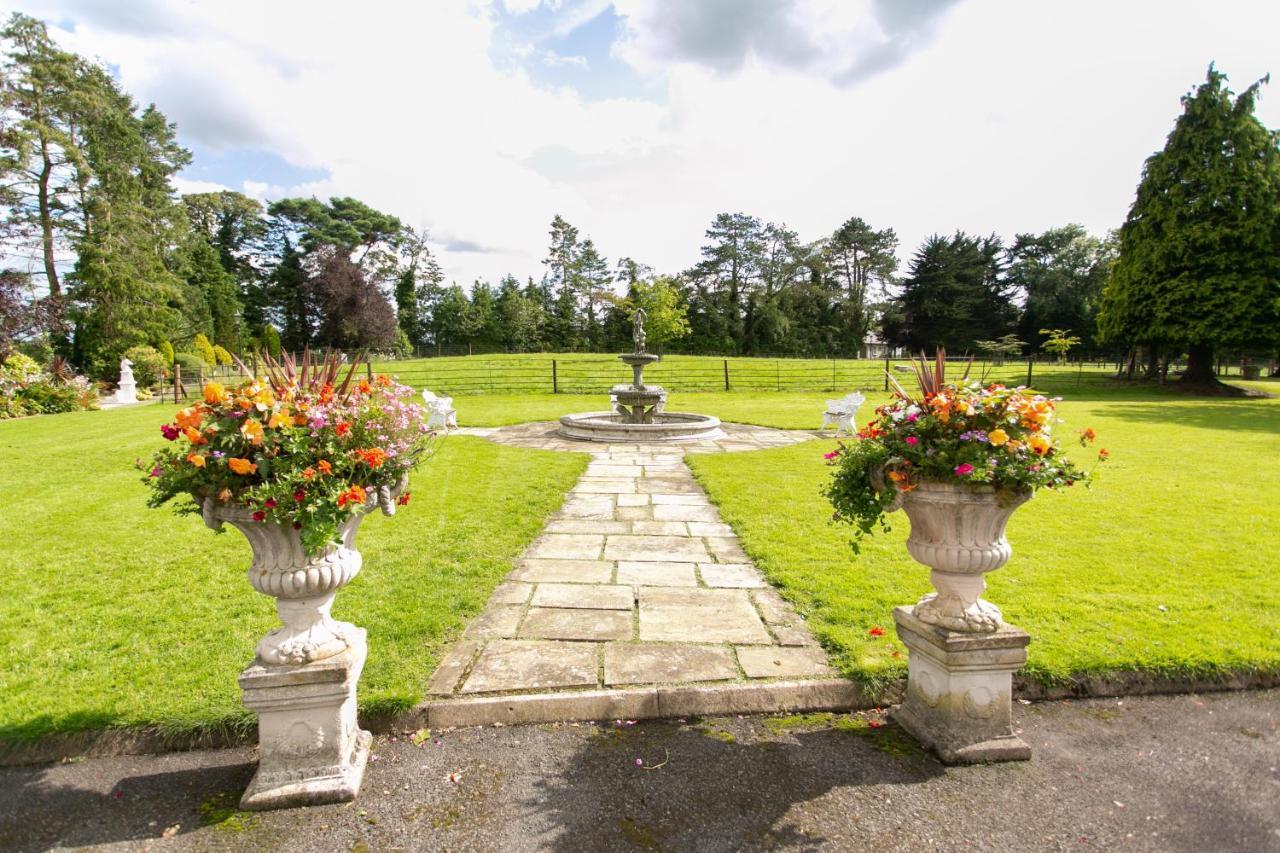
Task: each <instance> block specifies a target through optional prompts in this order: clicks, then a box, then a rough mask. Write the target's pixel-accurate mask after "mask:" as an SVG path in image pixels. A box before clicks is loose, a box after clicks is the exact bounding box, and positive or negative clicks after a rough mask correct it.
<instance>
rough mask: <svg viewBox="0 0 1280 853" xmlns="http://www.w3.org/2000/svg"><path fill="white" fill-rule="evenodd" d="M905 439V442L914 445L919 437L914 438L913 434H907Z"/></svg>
mask: <svg viewBox="0 0 1280 853" xmlns="http://www.w3.org/2000/svg"><path fill="white" fill-rule="evenodd" d="M905 441H906V442H907V444H909V445H911V446H912V447H915V446H916V445H917V444H919V443H920V439H918V438H916V437H915V436H914V435H909V436H907V437H906V439H905Z"/></svg>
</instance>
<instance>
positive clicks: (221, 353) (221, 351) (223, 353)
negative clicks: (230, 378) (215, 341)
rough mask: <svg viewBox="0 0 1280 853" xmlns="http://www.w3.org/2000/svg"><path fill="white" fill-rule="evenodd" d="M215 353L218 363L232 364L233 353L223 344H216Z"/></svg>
mask: <svg viewBox="0 0 1280 853" xmlns="http://www.w3.org/2000/svg"><path fill="white" fill-rule="evenodd" d="M213 355H214V358H216V359H217V360H218V364H221V365H227V366H230V364H231V353H229V352H227V350H226V348H225V347H223V346H221V345H218V346H215V347H214V348H213Z"/></svg>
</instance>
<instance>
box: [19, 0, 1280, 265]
mask: <svg viewBox="0 0 1280 853" xmlns="http://www.w3.org/2000/svg"><path fill="white" fill-rule="evenodd" d="M686 2H687V3H692V0H686ZM18 5H20V6H22V7H23V8H26V9H29V10H31V11H33V12H34V13H36V14H41V15H42V16H45V17H47V18H48V19H50V20H54V21H58V20H72V21H75V22H76V27H75V30H74V32H66V31H60V30H56V29H55V31H54V35H55V37H56V38H57V39H58V40H59V41H60V42H62V43H63V44H64V45H66V46H67V47H69V48H72V49H75V50H77V51H79V52H82V53H86V54H89V55H95V56H99V57H101V58H103V59H104V60H106V61H108V62H110V63H112V65H113V66H114V67H116V68H118V69H119V73H120V76H121V79H122V82H123V84H124V86H125V87H126V88H127V89H128V90H129V91H130V92H132V93H133V94H134V95H135V97H136V98H137V99H138V100H139V101H140V102H143V103H146V102H148V101H151V100H155V101H158V103H159V105H160V107H161V108H162V109H163V110H164V111H165V112H166V113H167V114H168V115H169V116H170V118H171V119H173V120H175V121H177V122H178V125H179V131H180V133H181V134H183V135H184V138H187V139H191V140H195V141H199V142H201V143H202V144H205V145H210V146H224V147H226V146H247V147H261V148H266V149H269V150H272V151H275V152H276V153H278V154H279V155H280V156H282V157H283V158H285V159H286V160H287V161H289V162H291V163H293V164H295V165H297V166H302V167H309V168H318V169H323V170H325V172H326V173H327V175H328V177H327V178H326V179H324V180H323V181H319V182H315V183H312V184H307V185H304V186H298V187H271V186H263V185H258V184H250V183H248V182H246V183H245V185H244V188H245V190H246V192H249V193H250V194H253V195H256V196H258V197H263V198H276V197H279V196H280V195H284V194H287V193H299V194H307V195H309V194H313V193H314V194H316V195H318V196H320V197H324V196H326V195H331V194H332V195H337V194H341V195H352V196H356V197H359V198H361V199H363V200H365V201H366V202H368V203H370V204H372V205H374V206H376V207H379V208H382V209H385V210H387V211H389V212H393V213H395V214H397V215H398V216H400V217H401V218H402V219H404V220H405V221H407V222H409V223H411V224H413V225H415V226H426V227H429V228H430V229H431V230H432V232H433V234H434V235H435V236H436V238H437V239H438V240H439V243H440V246H441V247H442V249H443V247H444V246H445V245H446V244H450V245H452V246H453V247H454V249H453V250H452V251H450V250H444V251H443V252H442V262H443V264H444V266H445V269H446V272H447V273H448V274H449V275H450V276H453V277H455V278H457V280H458V281H459V282H470V281H471V280H472V279H474V278H475V277H477V276H483V277H486V278H490V279H496V278H497V277H498V276H500V275H501V274H503V273H505V272H508V271H509V272H512V273H514V274H516V275H517V276H520V277H521V278H523V277H524V276H526V275H529V274H533V275H535V276H536V275H538V274H540V272H541V265H540V263H539V259H540V258H541V257H542V255H543V253H544V250H545V242H546V231H547V226H548V223H549V221H550V219H551V216H552V215H553V214H554V213H557V212H559V213H561V214H563V215H564V216H566V217H567V218H568V219H569V220H570V221H571V222H573V223H574V224H575V225H577V226H578V227H579V228H580V229H581V230H582V232H583V233H584V234H588V235H590V236H592V237H594V238H595V240H596V243H597V245H599V246H600V248H601V250H602V251H603V252H605V253H606V254H607V255H609V257H610V258H616V257H618V256H619V255H630V256H632V257H635V258H637V259H639V260H642V261H645V262H647V263H649V264H651V265H653V266H655V267H656V268H658V269H660V270H679V269H683V268H686V267H687V266H688V265H690V264H691V263H692V262H694V261H695V260H696V259H697V257H698V247H699V245H700V243H701V241H702V234H703V231H704V230H705V228H706V226H707V224H708V223H709V222H710V220H711V218H712V217H713V216H714V215H715V214H716V213H717V212H720V211H725V210H745V211H748V212H750V213H753V214H756V215H758V216H761V217H764V218H767V219H772V220H775V221H785V222H786V223H788V224H789V225H790V226H791V227H793V228H796V229H798V230H799V231H800V233H801V236H802V237H804V238H806V239H815V238H817V237H819V236H821V235H822V234H825V233H828V232H830V231H831V230H832V229H834V228H835V227H836V226H837V225H838V224H839V223H840V222H841V221H843V220H844V219H846V218H848V217H849V216H853V215H858V216H862V217H863V218H865V219H866V220H867V221H869V222H870V223H872V224H873V225H875V226H877V227H883V226H893V227H895V228H896V229H897V230H898V233H899V235H900V236H901V238H902V241H903V251H902V254H903V256H904V258H905V257H908V256H909V255H910V253H911V252H912V250H913V249H914V247H915V246H916V245H917V244H918V243H919V241H920V240H921V239H922V238H923V237H925V236H927V235H928V234H929V233H931V232H934V231H940V232H949V231H952V230H954V229H957V228H962V229H965V230H968V231H971V232H978V233H987V232H991V231H996V232H998V233H1001V234H1003V235H1005V236H1007V237H1012V235H1013V234H1014V233H1015V232H1017V231H1030V230H1040V229H1043V228H1046V227H1049V226H1052V225H1057V224H1062V223H1065V222H1070V221H1077V222H1081V223H1083V224H1084V225H1086V226H1087V227H1089V228H1090V229H1092V230H1094V231H1099V232H1100V231H1102V230H1104V229H1107V228H1110V227H1114V226H1115V225H1118V224H1119V222H1120V221H1121V220H1122V219H1123V217H1124V215H1125V212H1126V210H1127V207H1128V204H1129V202H1130V201H1131V199H1132V193H1133V189H1134V187H1135V186H1136V183H1137V180H1138V175H1139V171H1140V169H1141V166H1142V161H1143V159H1144V158H1145V157H1146V156H1147V155H1149V154H1150V153H1151V152H1152V151H1154V150H1156V149H1158V148H1159V147H1160V146H1161V145H1162V144H1163V142H1164V138H1165V135H1166V134H1167V133H1168V130H1169V128H1170V127H1171V125H1172V122H1173V120H1174V118H1175V117H1176V116H1177V114H1178V112H1179V111H1180V106H1179V102H1178V98H1179V97H1180V96H1181V95H1182V94H1183V93H1184V92H1185V91H1186V90H1187V89H1188V88H1189V87H1190V86H1192V85H1193V84H1195V83H1196V82H1198V81H1199V80H1201V79H1203V76H1204V71H1205V68H1206V66H1207V65H1208V63H1209V61H1210V60H1216V61H1217V62H1218V66H1219V67H1220V68H1222V69H1223V70H1225V71H1226V72H1228V73H1229V74H1230V75H1231V79H1232V83H1233V85H1234V86H1235V87H1236V88H1237V89H1242V88H1244V87H1245V86H1246V85H1248V84H1249V83H1251V82H1252V81H1253V80H1254V79H1256V78H1257V77H1260V76H1262V74H1264V73H1266V72H1267V71H1269V70H1274V71H1280V67H1272V66H1270V65H1269V63H1272V62H1274V56H1275V54H1274V51H1273V49H1272V45H1271V41H1272V39H1271V34H1272V33H1274V32H1276V31H1277V30H1278V29H1280V5H1276V4H1272V5H1257V4H1248V3H1244V2H1236V3H1232V2H1219V3H1215V4H1212V5H1207V4H1202V3H1195V2H1181V3H1165V2H1152V3H1136V2H1135V3H1123V4H1121V3H1111V2H1103V1H1102V0H1093V2H1074V3H1065V2H1061V3H1054V4H1048V3H1042V4H1028V3H1019V2H1014V0H1005V2H995V0H984V2H980V3H968V4H963V5H959V6H956V7H954V8H950V9H949V10H947V11H946V12H945V14H933V15H918V16H914V17H913V16H905V17H902V16H899V17H894V15H893V14H892V10H893V9H894V8H897V7H894V6H890V5H889V4H881V5H880V6H875V5H872V4H871V3H869V2H868V3H856V2H843V0H803V2H796V3H794V4H791V5H790V6H787V7H785V9H784V12H785V14H784V15H783V16H782V17H781V18H779V17H776V16H775V17H770V16H769V14H764V13H761V15H762V16H763V17H758V18H757V19H755V20H756V23H755V24H754V25H753V26H739V25H740V24H741V23H742V22H741V21H739V20H738V19H737V18H735V17H734V12H733V10H732V7H731V6H724V4H723V3H721V4H720V5H721V7H722V12H721V14H720V15H719V16H713V17H712V18H710V19H709V20H710V24H709V25H708V24H707V22H706V21H705V20H703V19H701V18H696V16H695V21H694V24H696V26H694V25H690V26H692V32H693V33H694V34H695V35H697V38H694V37H693V36H691V35H689V32H686V31H684V30H679V29H677V30H675V31H673V30H672V26H673V24H672V22H670V21H666V22H664V21H663V20H662V19H661V15H659V14H658V13H659V12H661V10H662V9H663V8H667V7H666V6H664V5H663V4H661V3H660V0H617V4H616V5H617V7H618V8H619V10H620V11H621V12H622V13H625V14H627V15H628V16H629V17H628V18H627V24H626V25H627V28H628V37H627V40H626V43H625V44H622V45H619V46H618V48H617V51H616V53H617V55H618V56H621V57H623V58H624V59H625V60H626V61H627V62H630V63H633V65H634V67H635V69H636V73H637V74H638V75H641V76H642V77H644V78H645V79H646V80H648V81H651V82H656V83H657V84H659V85H658V90H659V91H665V92H666V97H665V100H664V101H663V102H662V103H660V104H659V103H651V102H645V101H639V100H628V99H623V98H618V99H614V100H606V101H597V102H590V103H589V102H586V101H584V100H583V99H582V98H580V97H579V96H578V95H577V94H576V93H575V92H574V91H573V90H571V89H568V88H563V87H561V88H556V89H549V88H546V87H541V86H539V85H537V84H536V83H535V82H533V81H532V80H531V79H530V77H529V76H528V75H527V74H526V73H525V72H523V71H521V70H516V71H504V70H502V69H500V68H498V67H495V64H494V62H493V61H492V60H491V56H490V47H491V42H492V39H493V35H494V28H495V27H496V26H498V18H499V16H498V14H497V13H496V12H495V11H494V9H493V7H492V6H490V5H484V4H482V3H479V2H478V0H474V2H465V0H458V1H457V2H454V3H444V2H440V3H431V4H405V3H400V2H394V0H366V2H365V3H364V4H362V6H361V11H360V14H358V15H357V14H352V13H351V12H350V7H349V6H348V5H346V4H339V3H337V2H327V3H326V2H322V3H315V2H310V3H302V2H300V0H295V2H275V3H262V2H260V0H254V1H253V2H250V0H228V2H221V3H209V4H191V3H186V2H179V0H172V2H167V3H162V2H161V0H151V6H150V7H148V13H147V15H146V16H145V17H146V22H145V23H146V26H143V24H142V22H140V20H139V15H138V14H137V13H136V12H137V8H141V7H135V10H134V13H130V14H125V12H118V13H113V12H112V11H111V10H112V9H115V8H116V7H114V6H111V7H106V6H102V5H101V4H92V6H91V5H90V2H89V0H79V2H77V1H76V0H28V2H20V3H19V4H18ZM117 5H119V6H123V5H124V4H117ZM775 5H780V3H779V4H775ZM91 8H92V9H97V10H99V11H97V12H93V13H92V14H90V13H89V12H87V11H86V10H89V9H91ZM600 8H601V3H600V0H590V2H586V3H579V4H576V5H573V6H570V5H568V4H566V7H565V9H563V10H562V15H563V16H564V19H565V20H568V21H569V24H572V23H573V21H580V20H588V19H589V18H584V17H583V16H585V15H587V14H588V13H589V12H591V11H592V10H593V9H594V10H595V11H597V12H598V11H599V9H600ZM912 8H917V7H914V6H913V7H912ZM924 8H925V9H926V10H930V9H932V10H935V11H936V7H935V6H934V5H926V6H925V7H924ZM886 9H888V10H889V11H888V12H886V11H885V10H886ZM103 10H106V11H103ZM769 11H770V10H768V9H766V10H765V12H769ZM570 19H572V20H570ZM1240 20H1248V21H1249V22H1250V24H1249V26H1248V27H1241V26H1240V25H1239V21H1240ZM748 23H749V22H748ZM569 24H564V25H563V26H569ZM707 26H710V27H711V29H710V30H707V29H706V27H707ZM717 26H722V27H723V29H725V30H726V32H725V33H722V34H721V40H720V41H717V40H716V38H717V36H716V32H715V28H716V27H717ZM761 28H764V29H769V28H773V29H776V30H778V32H772V33H766V32H762V29H761ZM730 30H731V32H728V31H730ZM673 32H675V33H676V35H673ZM681 32H683V33H684V34H683V35H680V33H681ZM886 46H888V47H886ZM877 51H878V52H877ZM545 56H546V53H545V46H538V47H537V49H536V50H534V51H532V52H531V53H530V55H529V57H528V61H529V62H541V61H543V59H544V58H545ZM859 69H861V70H859ZM842 73H847V74H849V75H852V76H850V77H848V79H845V78H844V77H842V76H841V75H842ZM1260 112H1261V114H1262V116H1263V118H1264V120H1265V121H1266V122H1267V123H1268V124H1269V125H1270V126H1272V127H1275V126H1280V92H1273V91H1267V89H1264V92H1263V98H1262V101H1261V106H1260ZM476 249H479V251H476Z"/></svg>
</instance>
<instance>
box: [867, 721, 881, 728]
mask: <svg viewBox="0 0 1280 853" xmlns="http://www.w3.org/2000/svg"><path fill="white" fill-rule="evenodd" d="M867 725H868V726H870V727H871V728H873V729H878V728H880V727H881V726H883V725H884V720H867Z"/></svg>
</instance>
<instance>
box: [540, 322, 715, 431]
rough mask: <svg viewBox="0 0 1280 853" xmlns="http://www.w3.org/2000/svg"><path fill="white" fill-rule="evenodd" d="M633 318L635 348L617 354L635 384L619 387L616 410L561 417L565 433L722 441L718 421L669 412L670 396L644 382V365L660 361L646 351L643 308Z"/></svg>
mask: <svg viewBox="0 0 1280 853" xmlns="http://www.w3.org/2000/svg"><path fill="white" fill-rule="evenodd" d="M632 319H633V332H632V340H633V341H634V343H635V348H634V350H633V351H631V352H629V353H624V354H622V355H620V356H618V358H619V359H621V360H622V361H623V362H624V363H625V364H627V365H629V366H630V367H631V374H632V380H631V384H630V385H625V384H623V385H615V386H613V388H611V389H610V391H609V396H610V398H611V399H612V400H613V410H612V411H609V412H582V413H579V414H573V415H565V416H564V417H562V418H561V419H560V429H559V433H560V435H562V436H565V437H566V438H576V439H581V440H584V441H606V442H627V441H639V442H668V441H701V440H706V439H715V438H721V437H723V436H724V433H723V432H722V431H721V429H720V419H719V418H714V417H711V416H710V415H695V414H691V413H688V412H668V411H664V407H665V405H666V402H667V392H666V391H665V390H664V389H663V388H662V387H661V386H659V385H645V384H644V369H645V366H646V365H649V364H652V363H654V362H655V361H658V360H659V358H660V356H657V355H654V354H653V353H650V352H646V351H645V333H644V321H645V312H644V309H643V308H637V309H636V312H635V314H634V315H633V318H632Z"/></svg>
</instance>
